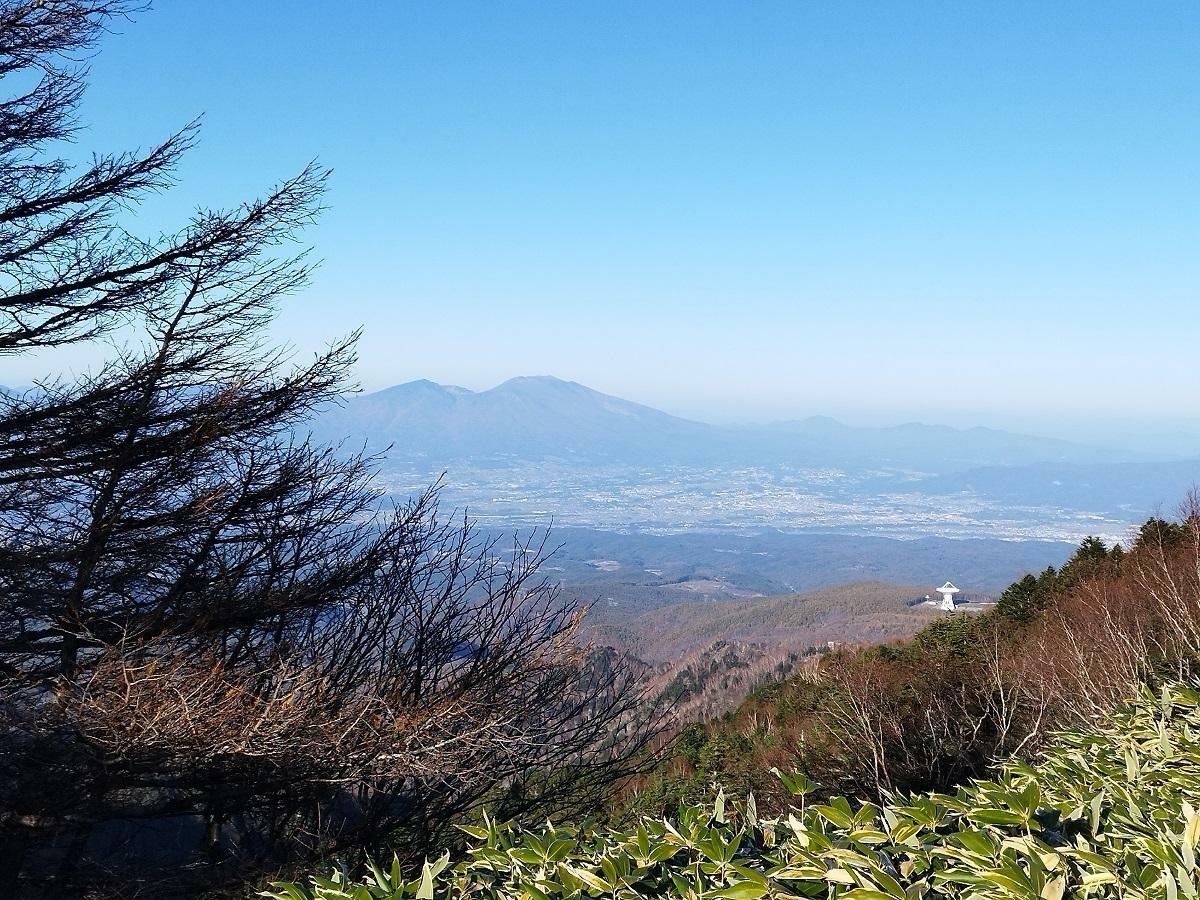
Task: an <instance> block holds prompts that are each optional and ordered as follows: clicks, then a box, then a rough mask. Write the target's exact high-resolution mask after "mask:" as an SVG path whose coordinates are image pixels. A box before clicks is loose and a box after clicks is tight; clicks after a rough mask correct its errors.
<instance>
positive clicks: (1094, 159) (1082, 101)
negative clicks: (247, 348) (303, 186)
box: [3, 0, 1200, 431]
mask: <svg viewBox="0 0 1200 900" xmlns="http://www.w3.org/2000/svg"><path fill="white" fill-rule="evenodd" d="M119 31H120V33H118V34H115V35H112V36H111V37H109V38H108V39H107V40H106V41H105V42H104V44H103V46H102V50H101V52H100V54H99V55H98V56H97V57H96V58H95V59H94V60H92V62H91V69H92V73H93V87H92V89H91V91H90V93H89V94H88V96H87V99H86V101H85V105H84V108H83V111H82V117H83V119H84V120H85V121H87V122H89V123H90V124H91V127H90V129H89V130H88V131H87V132H86V133H85V135H84V137H83V141H82V145H81V146H82V147H84V148H86V149H88V150H91V149H93V148H95V149H117V148H125V147H128V146H131V145H141V146H148V145H149V144H151V143H153V142H154V141H156V140H158V139H161V138H162V137H163V136H164V135H165V134H166V133H168V132H169V131H170V130H171V129H173V128H174V127H177V126H179V125H181V124H183V123H184V122H186V121H187V120H189V119H190V118H192V117H193V116H195V115H197V114H200V113H203V114H204V131H203V139H202V145H201V146H200V148H199V149H198V150H196V151H195V152H194V153H193V154H192V157H191V158H190V159H189V160H188V161H187V163H186V164H185V165H184V167H183V168H182V170H181V172H180V176H181V179H182V183H181V186H180V188H179V189H178V190H176V191H175V192H173V193H172V195H170V196H169V197H164V198H162V199H160V200H157V201H155V202H154V203H152V204H150V205H149V206H148V207H146V209H145V211H144V212H143V223H144V225H145V226H146V227H152V226H158V225H161V224H165V223H167V222H170V221H174V220H175V219H176V218H177V217H179V216H183V215H186V213H187V212H188V211H189V210H190V209H191V208H193V207H194V206H196V205H209V206H214V205H225V204H229V203H232V202H236V201H238V200H240V199H244V198H246V197H248V196H250V195H252V194H254V193H255V192H257V191H260V190H261V189H263V188H264V187H265V186H267V185H268V184H270V183H271V182H272V181H274V180H276V179H278V178H280V177H283V176H285V175H288V174H291V173H292V172H294V171H296V170H297V169H298V168H299V167H300V166H302V165H303V164H304V163H305V162H306V161H307V160H308V159H310V158H312V157H318V158H319V159H320V160H321V161H322V162H323V163H325V164H327V165H329V166H331V167H333V169H334V173H335V174H334V180H333V183H332V189H331V193H330V196H329V203H330V210H329V212H328V213H327V214H326V215H325V216H324V218H323V220H322V222H321V224H320V225H319V226H318V227H317V228H316V229H314V230H313V232H312V233H311V236H310V237H311V240H312V242H313V243H314V244H315V246H316V248H317V252H318V253H319V255H320V256H321V257H323V258H324V260H325V264H324V266H323V268H322V269H321V271H320V272H319V274H318V277H317V279H316V281H315V283H314V284H313V286H312V287H311V288H310V289H309V290H308V291H307V292H306V293H305V294H304V295H303V296H300V297H296V298H294V299H293V300H291V301H290V302H289V303H288V304H287V306H286V308H285V310H284V311H283V314H282V316H281V318H280V320H279V322H278V324H277V329H276V330H277V333H278V335H279V337H280V339H282V340H285V341H288V342H290V343H293V344H295V345H296V347H297V348H298V349H299V351H300V352H302V353H307V352H310V351H312V350H315V349H316V348H318V347H319V346H320V345H321V344H322V342H323V341H324V340H325V339H327V338H329V337H331V336H333V335H336V334H341V333H344V332H346V331H347V330H349V329H350V328H352V327H355V326H357V325H363V326H364V327H365V329H366V334H365V337H364V339H363V342H362V345H361V355H362V360H361V366H360V379H361V382H362V384H363V386H364V387H366V388H377V387H382V386H385V385H388V384H392V383H396V382H401V381H407V380H410V379H414V378H420V377H428V378H432V379H435V380H438V381H443V382H452V383H458V384H463V385H465V386H467V387H472V388H482V387H488V386H490V385H492V384H495V383H496V382H498V381H501V380H503V379H505V378H508V377H510V376H513V375H518V374H537V373H551V374H555V375H559V376H561V377H564V378H571V379H575V380H578V381H582V382H584V383H586V384H589V385H591V386H593V387H596V388H598V389H601V390H605V391H608V392H610V393H615V394H619V395H622V396H626V397H629V398H631V399H636V400H639V401H642V402H646V403H650V404H652V405H656V406H659V407H662V408H665V409H668V410H670V411H672V412H676V413H680V414H686V415H692V416H697V417H703V418H707V419H713V420H730V419H759V420H764V419H773V418H781V417H789V416H795V415H805V414H811V413H827V414H832V415H836V416H841V417H843V418H846V419H848V420H850V421H899V420H905V419H910V418H924V419H927V420H940V421H948V422H952V423H957V424H972V423H985V424H1000V425H1009V426H1022V427H1029V428H1038V429H1039V430H1042V431H1053V430H1055V428H1057V429H1058V430H1060V431H1062V430H1063V429H1065V428H1066V427H1067V423H1072V422H1074V423H1078V425H1079V428H1092V427H1094V428H1101V427H1102V426H1103V423H1105V422H1117V421H1118V420H1121V421H1122V422H1124V423H1125V424H1129V423H1135V424H1136V423H1139V422H1140V423H1142V424H1146V423H1150V424H1146V427H1159V426H1160V425H1162V424H1163V423H1166V422H1167V421H1168V420H1170V424H1171V427H1175V426H1177V425H1179V424H1180V423H1181V422H1182V423H1183V425H1186V424H1187V422H1188V421H1189V420H1192V421H1196V420H1200V391H1198V390H1197V387H1198V386H1200V385H1198V381H1200V378H1198V376H1197V373H1196V365H1195V356H1196V352H1195V347H1196V343H1197V339H1198V338H1200V302H1198V301H1200V296H1198V293H1200V290H1198V285H1200V246H1198V238H1200V181H1198V178H1197V175H1198V169H1200V51H1198V50H1197V47H1200V5H1198V4H1196V3H1170V2H1164V3H1149V4H1133V3H1120V4H1114V3H1100V2H1097V3H1086V4H1085V3H1057V4H1048V3H1028V4H1024V3H1013V2H1009V3H988V4H977V3H964V2H954V3H945V4H938V3H919V4H901V3H890V2H889V3H824V4H817V3H795V2H789V3H765V2H755V3H727V4H716V3H699V2H695V0H693V2H687V3H652V4H644V3H629V4H621V3H615V2H610V3H596V4H580V3H561V4H548V3H536V4H533V3H530V4H524V3H502V4H491V3H471V4H461V3H421V4H415V3H382V2H380V3H366V2H349V3H342V4H332V3H317V2H293V3H282V2H264V3H241V2H238V3H235V2H225V0H222V2H182V0H176V2H170V0H165V2H159V3H158V4H157V8H155V9H154V10H152V11H150V12H148V13H144V14H141V15H139V16H138V17H137V20H136V22H134V23H132V24H123V25H121V26H120V28H119ZM22 365H24V366H26V367H29V366H31V365H35V363H30V362H24V363H19V362H16V361H8V362H6V363H5V371H4V374H3V380H7V381H9V382H12V381H14V380H16V381H19V380H20V379H22V378H28V377H32V375H34V374H37V373H35V372H32V371H28V370H22V369H21V368H20V366H22ZM1039 423H1041V425H1040V426H1039ZM1114 427H1115V426H1114ZM1122 427H1125V426H1124V425H1122ZM1139 427H1141V426H1140V425H1139ZM1164 427H1165V426H1164Z"/></svg>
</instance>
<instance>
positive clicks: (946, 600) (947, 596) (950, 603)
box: [937, 581, 958, 612]
mask: <svg viewBox="0 0 1200 900" xmlns="http://www.w3.org/2000/svg"><path fill="white" fill-rule="evenodd" d="M937 592H938V593H939V594H941V595H942V603H941V606H939V607H938V608H939V609H943V610H945V611H946V612H953V611H954V595H955V594H957V593H958V588H956V587H955V586H954V585H953V584H952V583H951V582H949V581H947V582H946V583H945V584H943V585H942V586H941V587H940V588H938V589H937Z"/></svg>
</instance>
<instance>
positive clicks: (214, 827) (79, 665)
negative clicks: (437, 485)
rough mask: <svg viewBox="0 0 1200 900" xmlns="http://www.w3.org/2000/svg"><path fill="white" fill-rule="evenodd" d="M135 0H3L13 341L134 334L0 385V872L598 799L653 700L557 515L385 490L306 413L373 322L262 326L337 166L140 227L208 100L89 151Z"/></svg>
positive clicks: (57, 883) (53, 871)
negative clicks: (75, 143) (291, 344)
mask: <svg viewBox="0 0 1200 900" xmlns="http://www.w3.org/2000/svg"><path fill="white" fill-rule="evenodd" d="M128 12H129V10H128V9H127V7H126V4H124V3H123V2H120V0H24V2H22V0H6V2H0V80H2V83H3V85H4V86H5V88H6V92H5V93H4V94H3V97H2V98H0V354H5V355H8V356H12V355H15V354H38V353H41V352H43V351H45V350H47V349H48V348H76V347H84V346H89V347H94V346H95V345H96V342H97V340H98V339H101V338H104V337H106V336H109V335H114V334H118V335H120V336H121V340H120V341H109V342H108V343H107V345H106V346H108V347H109V348H110V349H109V351H108V356H107V359H106V361H105V362H104V363H103V364H102V365H98V366H95V367H94V368H93V369H92V370H91V371H90V372H88V373H87V374H85V375H77V376H70V377H66V376H61V377H57V378H48V379H47V380H45V381H42V382H40V383H38V384H37V385H36V386H34V387H32V388H29V389H24V390H18V391H8V392H6V393H5V394H4V395H3V396H2V397H0V888H5V889H6V891H5V895H6V896H8V895H14V894H19V893H21V892H29V893H30V894H34V893H36V894H37V895H38V896H46V895H50V894H53V893H55V892H60V893H64V894H70V895H71V896H78V895H82V894H83V893H85V892H86V891H87V890H89V889H93V888H94V889H95V890H97V891H99V892H100V893H105V894H107V893H109V892H115V891H116V890H117V889H118V888H119V887H122V886H125V887H128V886H136V885H148V884H154V885H156V889H158V890H160V891H167V892H171V891H178V892H192V891H196V890H199V889H201V888H210V887H214V886H219V885H229V884H235V883H238V882H239V880H240V881H244V880H246V879H252V878H254V877H256V876H257V875H259V874H260V873H261V872H263V871H266V870H276V869H279V868H281V867H285V866H287V865H288V864H289V863H290V862H292V861H294V860H297V859H311V858H313V857H314V856H317V855H320V854H326V853H331V852H348V850H349V848H372V847H377V846H380V845H381V843H382V842H384V841H385V840H398V841H400V842H401V844H400V845H401V846H402V847H407V848H409V849H410V850H411V851H412V852H413V853H418V852H421V851H423V850H424V849H426V847H427V844H428V842H430V841H432V840H437V839H438V838H439V836H440V835H442V834H444V828H445V826H446V823H447V822H449V821H450V820H451V819H452V818H453V817H455V816H458V815H462V814H464V813H465V812H467V811H469V810H471V809H474V808H476V807H478V806H479V805H480V804H483V803H489V804H492V805H494V806H495V807H497V808H498V810H499V811H500V812H501V814H504V815H517V814H520V813H522V812H527V811H530V810H539V811H541V810H545V809H549V808H558V809H561V810H563V811H564V812H569V811H570V810H573V809H579V808H586V807H587V805H588V804H594V803H595V801H596V798H597V797H598V796H600V795H601V793H602V792H603V791H604V790H605V789H606V786H607V785H608V784H610V783H611V781H612V780H613V779H614V778H618V777H620V776H621V775H622V774H624V773H626V772H628V771H630V770H631V768H633V767H634V766H636V765H637V764H638V763H637V760H638V759H639V758H640V753H641V750H642V748H643V747H644V745H645V739H646V735H647V734H648V731H649V730H650V729H648V728H647V723H646V721H645V719H644V716H643V715H642V714H641V713H640V712H639V711H638V710H639V702H640V698H639V695H638V692H637V690H636V687H635V685H634V682H633V680H632V679H631V677H630V673H629V672H628V671H627V670H626V669H624V668H622V667H620V666H618V667H617V668H615V669H614V668H613V664H612V662H611V661H607V662H606V665H605V667H604V668H603V669H600V668H598V667H595V666H592V665H591V664H590V658H591V657H590V656H589V654H588V653H587V652H586V651H585V650H583V649H581V648H580V647H579V646H578V644H577V643H576V641H575V636H576V630H577V626H578V622H579V618H580V612H579V610H578V609H576V608H575V607H574V606H573V605H572V604H571V603H569V602H565V601H564V600H563V599H562V598H561V597H560V596H559V594H558V592H557V591H556V590H555V589H554V588H553V587H552V586H551V585H550V584H548V583H547V582H546V581H545V580H544V579H542V577H541V576H540V575H539V574H538V566H539V564H540V562H541V561H542V559H543V557H544V550H545V546H544V542H542V543H536V544H529V543H524V544H520V545H519V546H518V547H516V548H515V550H517V551H518V552H514V553H512V554H511V555H510V556H505V555H502V554H500V553H498V552H495V550H496V548H495V547H494V545H493V543H491V542H490V541H488V540H484V539H483V538H481V537H480V536H479V534H477V533H476V532H475V531H474V530H473V529H472V528H471V527H470V525H469V524H467V523H465V522H459V523H457V524H456V523H448V522H446V521H444V520H443V519H441V518H439V516H438V514H437V509H436V494H435V493H434V492H431V493H429V494H426V495H425V496H423V497H420V498H417V499H415V500H413V501H411V502H408V503H407V504H406V505H402V506H398V507H393V506H387V505H386V504H385V503H384V502H383V501H382V499H381V495H380V492H379V491H378V490H377V489H376V488H375V487H374V486H373V484H372V481H371V477H372V470H373V466H374V461H373V460H371V459H364V458H362V457H358V456H355V455H352V454H347V453H344V452H342V451H341V450H340V449H339V448H332V449H331V448H322V447H318V446H314V445H313V444H312V443H311V442H310V440H309V439H308V438H307V437H306V435H307V433H308V432H307V428H306V423H307V422H309V421H311V420H312V417H313V416H314V415H316V414H318V413H319V411H320V410H321V408H322V407H323V406H324V405H325V404H328V403H330V402H335V401H336V398H337V397H338V396H339V394H340V393H342V392H343V391H344V390H345V389H346V376H347V373H348V369H349V367H350V366H351V365H352V363H353V360H354V356H353V347H354V340H353V336H351V338H349V339H346V340H342V341H340V342H337V343H335V344H333V345H332V346H330V347H329V348H328V349H326V350H325V351H324V352H322V353H320V354H319V355H317V356H316V357H315V358H314V359H312V360H311V361H310V362H308V363H307V364H304V365H295V364H294V363H292V361H291V360H290V358H289V356H288V354H287V353H286V352H284V351H281V350H278V349H273V348H272V347H271V345H270V344H269V343H268V341H267V339H266V335H265V328H266V326H267V324H268V323H269V321H270V320H271V318H272V316H273V315H274V312H275V310H276V306H277V303H278V301H279V300H280V299H281V298H283V297H285V296H286V295H288V294H290V293H292V292H294V291H296V290H297V289H299V288H301V287H302V286H303V285H304V284H305V283H306V281H307V279H308V276H309V274H310V271H311V263H310V261H309V258H308V255H307V252H306V251H305V250H304V249H303V248H302V247H301V246H300V245H299V244H297V240H298V236H299V234H300V232H301V230H302V229H304V228H305V227H306V226H308V225H309V224H310V223H311V222H312V221H313V219H314V217H315V216H316V214H317V213H318V211H319V208H320V203H321V196H322V188H323V185H324V183H325V181H326V177H327V173H326V172H325V171H324V170H322V169H321V168H319V167H318V166H316V165H312V166H309V167H308V168H306V169H304V170H303V171H302V172H300V173H299V174H298V175H295V176H294V177H292V178H289V179H287V180H285V181H283V182H282V183H280V184H279V185H278V186H276V187H275V188H273V189H271V190H270V191H269V192H267V193H266V194H265V195H264V196H262V197H261V198H260V199H257V200H254V201H253V202H249V203H246V204H244V205H242V206H239V207H236V208H234V209H229V210H224V211H205V212H201V213H198V214H197V215H195V216H194V217H193V218H192V219H191V220H190V221H189V222H187V223H186V224H185V225H184V226H183V227H182V228H180V229H179V230H178V231H176V232H173V233H168V234H160V235H156V236H149V237H147V236H138V235H137V234H135V233H134V232H133V231H132V230H130V227H131V223H132V224H136V221H137V216H136V207H137V204H138V202H139V200H141V199H143V198H145V197H146V196H147V195H149V194H153V193H155V192H159V191H163V190H167V189H169V188H170V186H171V184H172V180H173V171H174V168H175V166H176V164H177V163H178V161H179V160H180V158H181V156H182V155H183V154H184V153H186V152H187V150H188V149H189V147H191V146H192V144H193V142H194V140H195V138H196V135H197V130H196V127H195V126H194V125H188V126H186V127H184V128H183V129H182V130H180V131H179V132H178V133H176V134H174V135H172V136H170V137H169V138H168V139H167V140H165V141H164V142H163V143H162V144H161V145H159V146H157V147H155V148H153V149H151V150H150V151H149V152H143V153H118V154H106V155H99V156H94V157H92V159H91V161H90V162H89V163H87V164H85V165H82V166H78V165H74V164H72V162H70V161H69V159H68V155H69V154H67V151H66V148H68V147H69V146H70V143H71V141H72V140H73V139H75V138H76V135H77V128H78V125H77V122H76V118H75V116H76V112H77V110H78V108H79V103H80V100H81V97H82V93H83V89H84V83H85V76H86V72H85V71H84V70H83V68H82V67H81V66H80V64H79V63H78V59H79V58H80V56H81V55H82V54H84V53H85V52H87V51H90V49H91V48H92V47H93V46H94V44H95V42H96V40H97V39H98V38H99V37H100V36H101V35H102V33H103V32H104V30H105V27H106V24H107V23H108V22H110V21H112V20H113V19H114V18H116V17H123V16H125V15H127V13H128ZM501 560H505V561H504V562H502V561H501ZM89 886H91V887H89Z"/></svg>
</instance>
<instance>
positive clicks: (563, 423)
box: [318, 376, 713, 460]
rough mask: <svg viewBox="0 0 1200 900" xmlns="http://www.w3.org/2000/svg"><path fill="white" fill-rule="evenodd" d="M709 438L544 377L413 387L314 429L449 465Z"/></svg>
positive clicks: (606, 452)
mask: <svg viewBox="0 0 1200 900" xmlns="http://www.w3.org/2000/svg"><path fill="white" fill-rule="evenodd" d="M712 431H713V429H711V428H710V427H709V426H707V425H702V424H700V423H698V422H690V421H687V420H686V419H679V418H676V417H674V416H670V415H668V414H666V413H664V412H659V411H658V410H655V409H651V408H650V407H648V406H642V405H640V404H637V403H631V402H629V401H628V400H621V399H619V398H617V397H611V396H609V395H607V394H602V393H600V392H599V391H594V390H592V389H591V388H587V387H584V386H583V385H581V384H577V383H576V382H573V381H563V380H561V379H558V378H553V377H550V376H533V377H522V378H513V379H511V380H509V381H506V382H504V383H503V384H501V385H498V386H497V387H494V388H492V389H490V390H487V391H479V392H474V391H468V390H466V389H464V388H455V387H446V386H443V385H439V384H434V383H433V382H431V381H413V382H409V383H408V384H402V385H397V386H396V387H392V388H388V389H386V390H383V391H379V392H377V393H374V394H368V395H366V396H363V397H355V398H352V399H350V400H349V401H348V403H347V404H346V406H345V407H343V408H342V409H340V410H336V411H334V412H333V413H331V414H329V415H327V416H326V417H325V418H324V419H323V420H322V421H321V422H320V423H319V427H318V432H319V434H320V436H322V437H325V438H334V439H336V438H338V437H347V436H349V437H352V438H359V439H365V440H366V441H367V442H368V444H369V445H370V446H372V447H375V448H382V447H386V446H389V445H391V446H393V447H394V448H395V450H396V452H397V453H398V454H401V455H415V456H431V457H438V458H441V459H449V460H453V459H466V458H473V459H479V458H488V457H512V456H516V457H521V458H529V459H537V458H542V457H573V456H579V457H589V458H596V457H599V458H603V457H613V458H622V459H625V458H636V457H644V456H662V455H664V454H670V453H671V452H672V448H673V446H674V445H676V444H677V443H682V442H685V441H688V440H694V439H698V438H704V437H708V436H709V435H710V433H711V432H712Z"/></svg>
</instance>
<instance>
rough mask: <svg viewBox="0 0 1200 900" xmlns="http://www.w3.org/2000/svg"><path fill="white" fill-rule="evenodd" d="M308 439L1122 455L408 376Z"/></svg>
mask: <svg viewBox="0 0 1200 900" xmlns="http://www.w3.org/2000/svg"><path fill="white" fill-rule="evenodd" d="M316 431H317V435H318V437H320V438H322V439H324V440H335V441H336V440H347V441H349V442H350V443H365V444H366V445H367V446H368V447H369V448H371V449H373V450H382V449H384V448H390V450H389V454H390V455H391V456H392V457H393V458H395V459H420V458H426V459H429V460H434V461H437V462H438V463H453V462H454V461H458V460H470V461H472V462H474V463H477V464H478V463H481V462H485V461H488V460H496V461H513V460H522V461H530V462H536V461H537V460H541V459H555V460H572V459H573V460H579V461H580V462H586V463H588V464H596V463H605V462H609V463H621V464H633V465H662V464H670V463H676V462H677V463H685V464H700V463H706V462H712V463H720V464H721V465H723V466H728V465H736V464H744V465H748V466H749V465H758V464H770V465H778V464H786V465H792V466H796V467H797V468H811V467H834V468H842V469H853V470H860V471H861V470H870V469H873V468H882V469H888V470H891V471H895V470H905V469H908V470H912V471H914V472H922V473H930V474H932V473H938V474H946V473H950V472H959V471H965V470H967V469H971V468H974V467H979V466H1023V465H1029V464H1033V463H1043V464H1045V463H1051V464H1057V463H1068V464H1077V463H1088V464H1096V463H1106V462H1112V461H1115V460H1118V459H1120V458H1122V457H1124V458H1126V459H1128V458H1129V457H1128V454H1118V453H1115V452H1112V451H1108V450H1105V449H1102V448H1097V447H1091V446H1086V445H1081V444H1074V443H1070V442H1067V441H1060V440H1054V439H1050V438H1040V437H1032V436H1028V435H1020V434H1013V433H1009V432H1004V431H997V430H995V429H990V428H970V429H963V430H960V429H954V428H948V427H945V426H935V425H923V424H917V423H913V424H908V425H899V426H895V427H889V428H855V427H850V426H847V425H843V424H841V423H840V422H837V421H835V420H833V419H830V418H826V417H814V418H810V419H805V420H802V421H794V422H781V423H776V424H772V425H757V426H740V427H722V426H715V425H709V424H705V423H702V422H695V421H691V420H688V419H682V418H678V417H676V416H672V415H669V414H667V413H664V412H661V411H659V410H656V409H652V408H650V407H648V406H643V405H641V404H639V403H633V402H630V401H628V400H622V399H620V398H618V397H612V396H609V395H607V394H602V393H600V392H599V391H594V390H592V389H591V388H588V387H585V386H583V385H581V384H577V383H576V382H573V381H563V380H561V379H558V378H553V377H549V376H536V377H522V378H513V379H511V380H510V381H506V382H504V383H503V384H501V385H498V386H497V387H494V388H491V389H490V390H485V391H477V392H476V391H469V390H467V389H465V388H460V387H453V386H447V385H440V384H435V383H434V382H431V381H413V382H409V383H407V384H401V385H397V386H395V387H391V388H387V389H386V390H382V391H378V392H376V393H371V394H365V395H356V396H353V397H350V398H348V399H347V400H346V402H345V404H344V405H343V406H342V407H340V408H338V409H336V410H333V411H331V412H330V413H328V414H326V415H325V416H324V417H323V418H322V419H321V421H320V422H319V423H318V425H317V428H316Z"/></svg>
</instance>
